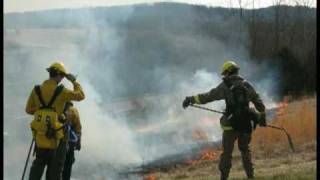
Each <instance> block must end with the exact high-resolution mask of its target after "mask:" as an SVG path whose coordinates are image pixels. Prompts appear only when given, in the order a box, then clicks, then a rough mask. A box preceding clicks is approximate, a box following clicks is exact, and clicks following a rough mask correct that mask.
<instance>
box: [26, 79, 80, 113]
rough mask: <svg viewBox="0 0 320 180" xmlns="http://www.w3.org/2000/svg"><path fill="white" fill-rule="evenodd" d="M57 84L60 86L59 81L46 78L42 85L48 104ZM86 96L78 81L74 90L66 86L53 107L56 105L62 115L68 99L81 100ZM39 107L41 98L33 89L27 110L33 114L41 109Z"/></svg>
mask: <svg viewBox="0 0 320 180" xmlns="http://www.w3.org/2000/svg"><path fill="white" fill-rule="evenodd" d="M57 86H58V83H57V82H56V81H55V80H53V79H48V80H45V81H44V82H43V83H42V84H41V85H40V89H41V94H42V98H43V100H44V102H45V103H46V104H47V103H48V102H49V101H50V99H51V97H52V96H53V93H54V91H55V89H56V87H57ZM84 98H85V95H84V92H83V91H82V88H81V86H80V84H79V83H78V82H74V83H73V91H72V90H69V89H67V88H65V87H64V88H63V90H62V92H61V93H60V95H59V96H58V97H57V99H56V100H55V102H54V103H53V105H52V107H54V108H55V110H56V112H57V113H58V115H60V114H62V113H63V109H64V105H65V103H66V102H67V101H81V100H83V99H84ZM39 107H40V100H39V98H38V96H37V94H36V92H35V91H34V89H33V90H32V92H31V94H30V96H29V99H28V102H27V105H26V109H25V110H26V112H27V113H28V114H31V115H33V114H34V112H36V111H37V110H38V109H39Z"/></svg>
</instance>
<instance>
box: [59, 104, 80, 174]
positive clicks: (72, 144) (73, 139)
mask: <svg viewBox="0 0 320 180" xmlns="http://www.w3.org/2000/svg"><path fill="white" fill-rule="evenodd" d="M64 115H65V116H66V121H67V124H68V127H67V131H68V142H69V148H68V151H67V155H66V160H65V163H64V167H63V173H62V180H70V177H71V171H72V165H73V163H74V162H75V158H74V150H78V151H80V149H81V122H80V116H79V112H78V110H77V109H76V108H75V107H74V105H73V103H72V102H71V101H68V102H67V103H66V106H65V110H64Z"/></svg>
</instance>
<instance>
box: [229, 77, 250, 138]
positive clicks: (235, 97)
mask: <svg viewBox="0 0 320 180" xmlns="http://www.w3.org/2000/svg"><path fill="white" fill-rule="evenodd" d="M225 84H226V85H227V87H228V89H229V91H230V97H229V98H228V100H227V101H226V104H227V110H226V112H227V115H228V117H230V118H229V120H230V124H231V126H232V127H233V128H234V129H235V130H238V131H240V132H247V133H251V132H252V124H251V120H252V118H251V116H252V115H251V110H250V108H249V102H250V101H249V97H248V89H247V87H246V81H245V80H242V81H241V82H239V83H238V82H237V83H231V82H229V81H227V80H225Z"/></svg>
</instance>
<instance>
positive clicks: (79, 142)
mask: <svg viewBox="0 0 320 180" xmlns="http://www.w3.org/2000/svg"><path fill="white" fill-rule="evenodd" d="M80 149H81V138H80V136H79V139H78V141H77V142H76V147H75V150H78V151H80Z"/></svg>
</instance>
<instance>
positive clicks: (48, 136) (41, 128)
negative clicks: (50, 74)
mask: <svg viewBox="0 0 320 180" xmlns="http://www.w3.org/2000/svg"><path fill="white" fill-rule="evenodd" d="M34 90H35V93H36V94H37V96H38V98H39V101H40V108H39V109H38V110H37V111H36V112H35V113H34V119H33V120H32V122H31V124H30V126H31V130H32V134H33V138H34V139H35V142H36V146H37V147H39V148H44V149H56V148H57V146H58V144H59V141H60V139H62V138H63V127H64V126H63V124H62V123H61V122H60V121H59V120H58V113H57V112H56V111H55V109H54V108H53V107H52V105H53V103H54V101H55V100H56V98H57V97H58V95H59V94H60V93H61V92H62V90H63V86H62V85H60V86H57V88H56V89H55V91H54V94H53V96H52V98H51V100H50V101H49V103H48V104H45V102H44V100H43V98H42V95H41V89H40V86H39V85H37V86H35V87H34Z"/></svg>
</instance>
